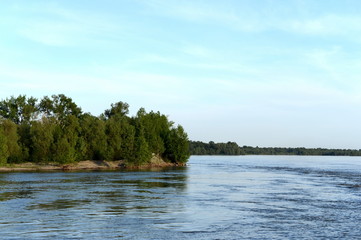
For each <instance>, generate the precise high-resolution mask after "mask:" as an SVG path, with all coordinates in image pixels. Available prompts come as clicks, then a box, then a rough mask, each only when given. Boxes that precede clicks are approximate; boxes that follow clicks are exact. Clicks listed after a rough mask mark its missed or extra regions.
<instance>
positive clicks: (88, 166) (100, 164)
mask: <svg viewBox="0 0 361 240" xmlns="http://www.w3.org/2000/svg"><path fill="white" fill-rule="evenodd" d="M175 166H179V165H176V164H173V163H169V162H165V161H164V160H163V159H161V158H160V157H157V156H153V157H152V159H151V160H150V162H149V163H148V164H144V165H141V166H131V165H127V164H126V162H125V161H124V160H117V161H105V160H104V161H96V160H86V161H80V162H76V163H72V164H55V163H49V164H40V163H31V162H27V163H20V164H11V165H8V166H5V167H0V172H26V171H82V170H121V169H130V170H137V169H139V170H141V169H151V168H164V167H175Z"/></svg>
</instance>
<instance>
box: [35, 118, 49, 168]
mask: <svg viewBox="0 0 361 240" xmlns="http://www.w3.org/2000/svg"><path fill="white" fill-rule="evenodd" d="M54 130H55V124H54V123H53V122H52V121H51V120H50V119H47V118H43V119H42V121H38V122H34V123H33V125H32V127H31V129H30V135H31V141H32V156H31V158H32V159H33V161H34V162H49V161H51V160H52V158H53V156H52V152H51V147H52V146H53V145H54Z"/></svg>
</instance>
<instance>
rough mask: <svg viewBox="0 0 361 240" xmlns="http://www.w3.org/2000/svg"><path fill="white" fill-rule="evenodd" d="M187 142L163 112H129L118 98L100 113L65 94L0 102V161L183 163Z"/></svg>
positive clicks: (126, 106) (129, 163) (187, 154)
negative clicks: (157, 159)
mask: <svg viewBox="0 0 361 240" xmlns="http://www.w3.org/2000/svg"><path fill="white" fill-rule="evenodd" d="M188 144H189V142H188V136H187V134H186V132H185V131H184V129H183V127H182V126H180V125H178V126H175V125H174V123H173V122H172V121H169V120H168V117H167V116H165V115H163V114H161V113H159V112H153V111H151V112H146V111H145V109H144V108H140V109H139V110H138V112H137V114H136V116H129V105H128V104H127V103H125V102H121V101H120V102H117V103H113V104H111V106H110V108H109V109H107V110H105V111H104V113H103V114H101V115H100V116H93V115H91V114H90V113H84V112H83V111H82V109H81V108H80V107H79V106H77V104H76V103H74V102H73V100H72V99H71V98H69V97H67V96H65V95H64V94H58V95H52V96H51V97H48V96H45V97H43V98H42V99H40V100H39V99H36V98H34V97H27V96H25V95H19V96H18V97H13V96H12V97H10V98H7V99H5V100H2V101H1V102H0V165H6V164H11V163H24V162H35V163H59V164H67V163H74V162H77V161H81V160H125V162H126V164H128V165H133V166H140V165H143V164H146V163H148V162H149V161H150V159H151V157H152V156H154V155H156V156H159V157H161V158H162V159H163V160H164V161H166V162H171V163H174V164H184V163H185V162H187V160H188V158H189V145H188Z"/></svg>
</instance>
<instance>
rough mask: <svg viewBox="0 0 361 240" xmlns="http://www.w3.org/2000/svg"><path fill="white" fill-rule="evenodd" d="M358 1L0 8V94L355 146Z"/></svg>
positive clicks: (179, 0)
mask: <svg viewBox="0 0 361 240" xmlns="http://www.w3.org/2000/svg"><path fill="white" fill-rule="evenodd" d="M360 9H361V1H358V0H343V1H339V0H318V1H314V0H310V1H307V0H305V1H301V0H293V1H292V0H284V1H278V0H234V1H231V0H225V1H212V0H203V1H202V0H189V1H185V0H174V1H173V0H164V1H160V0H119V1H114V0H102V1H100V0H99V1H98V0H94V1H85V0H77V1H73V0H61V1H60V0H59V1H55V0H53V1H52V0H43V1H40V0H32V1H27V0H23V1H17V0H2V1H1V2H0V30H1V31H0V98H1V99H4V98H6V97H10V96H12V95H14V96H17V95H19V94H26V95H28V96H35V97H38V98H41V97H43V96H45V95H52V94H58V93H64V94H66V95H67V96H69V97H72V98H73V100H74V101H75V102H76V103H77V104H78V105H80V106H81V107H82V109H83V110H84V111H86V112H91V113H92V114H94V115H99V114H100V113H102V112H103V111H104V110H105V109H107V108H109V106H110V104H111V103H114V102H117V101H124V102H127V103H129V105H130V106H131V113H132V114H135V112H136V111H137V110H138V109H139V108H140V107H144V108H145V109H146V110H147V111H150V110H155V111H158V110H159V111H160V112H161V113H164V114H166V115H168V116H169V118H170V119H171V120H173V121H174V122H176V123H177V124H181V125H182V126H184V127H185V129H186V131H187V132H188V135H189V138H190V139H192V140H201V141H206V142H208V141H210V140H213V141H215V142H223V141H235V142H237V143H238V144H240V145H251V146H281V147H296V146H303V147H328V148H356V149H359V148H361V142H360V140H359V139H360V137H359V136H360V133H361V124H360V123H361V77H360V76H361V57H360V56H361V54H360V53H361V25H360V22H361V15H360V13H359V10H360Z"/></svg>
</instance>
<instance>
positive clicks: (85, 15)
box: [9, 4, 123, 46]
mask: <svg viewBox="0 0 361 240" xmlns="http://www.w3.org/2000/svg"><path fill="white" fill-rule="evenodd" d="M14 11H17V12H18V14H20V15H22V14H23V13H27V14H24V15H23V16H22V17H21V18H17V19H15V18H9V20H10V21H11V22H12V24H13V26H14V28H15V31H16V32H17V33H18V34H19V35H21V36H23V37H25V38H27V39H30V40H32V41H35V42H39V43H41V44H45V45H50V46H74V45H86V44H88V43H89V41H97V40H101V39H107V38H109V37H112V36H111V35H112V34H114V33H116V32H119V30H120V28H121V27H123V26H121V24H115V22H117V21H115V19H112V18H111V16H105V15H101V14H99V13H95V12H87V11H84V10H80V9H78V10H74V9H66V8H64V7H62V6H58V5H52V4H45V6H40V5H36V6H33V7H31V8H26V9H25V8H23V7H17V8H16V9H15V10H14ZM29 12H32V15H28V13H29ZM28 16H31V17H28ZM34 16H36V17H34ZM9 24H10V23H9Z"/></svg>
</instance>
